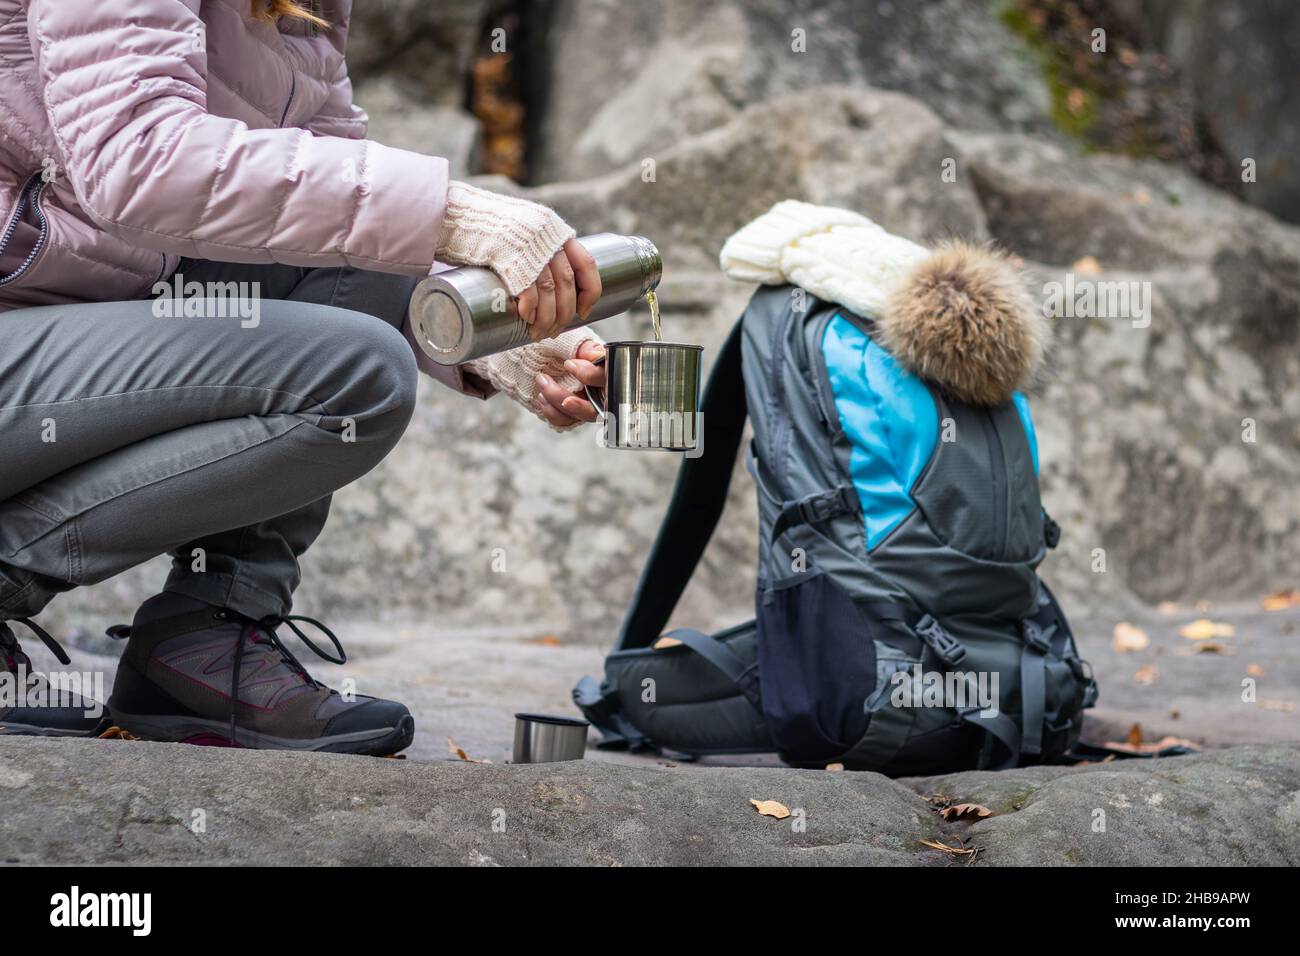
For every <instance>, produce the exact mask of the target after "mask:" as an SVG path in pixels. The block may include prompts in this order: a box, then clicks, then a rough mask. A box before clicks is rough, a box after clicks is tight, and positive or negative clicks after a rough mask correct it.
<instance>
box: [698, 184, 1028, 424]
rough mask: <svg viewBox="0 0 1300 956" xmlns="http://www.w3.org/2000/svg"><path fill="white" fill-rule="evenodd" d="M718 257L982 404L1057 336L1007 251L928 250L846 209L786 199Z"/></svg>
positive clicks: (950, 246)
mask: <svg viewBox="0 0 1300 956" xmlns="http://www.w3.org/2000/svg"><path fill="white" fill-rule="evenodd" d="M719 258H720V260H721V264H722V271H723V272H725V273H726V274H727V275H729V276H731V277H732V278H733V279H739V280H740V281H742V282H761V283H764V284H765V285H782V284H786V283H789V284H792V285H795V286H798V287H799V288H802V289H805V290H807V291H808V292H811V293H812V294H813V295H815V296H816V297H817V298H819V299H821V300H822V301H824V302H833V303H836V304H837V305H842V306H844V307H846V308H848V309H850V310H851V311H853V312H856V313H857V314H858V315H860V316H863V317H864V318H867V319H871V320H872V322H873V326H874V331H873V334H872V338H873V339H875V340H876V341H877V342H879V344H880V345H881V346H882V347H883V348H885V349H886V350H887V351H888V352H890V353H891V354H892V355H893V356H894V357H895V358H896V359H898V360H899V361H900V362H901V363H902V364H903V365H904V366H905V367H906V368H908V369H910V370H911V371H912V372H914V373H915V374H916V375H918V376H920V377H921V378H923V379H926V380H927V381H930V382H934V383H935V384H937V385H939V386H941V387H942V388H944V389H946V390H947V391H948V392H949V393H950V394H953V395H955V396H957V397H958V398H961V399H963V400H964V401H967V402H971V403H973V404H976V405H998V404H1000V403H1002V402H1005V401H1007V400H1009V399H1010V398H1011V396H1012V394H1013V393H1014V392H1015V391H1016V390H1017V389H1020V388H1023V387H1025V385H1026V384H1027V383H1029V382H1030V381H1031V380H1032V379H1033V378H1034V376H1035V374H1036V373H1037V371H1038V369H1039V368H1040V367H1041V364H1042V360H1043V355H1044V353H1045V351H1046V349H1047V345H1048V342H1049V341H1050V339H1051V328H1050V326H1049V325H1048V323H1047V320H1046V318H1045V317H1044V315H1043V310H1042V309H1041V308H1039V307H1038V306H1037V305H1036V303H1035V302H1034V301H1033V300H1032V299H1031V298H1030V296H1029V294H1028V291H1027V288H1026V286H1025V282H1024V279H1023V276H1022V275H1021V274H1020V272H1019V270H1018V269H1017V268H1016V267H1015V265H1014V263H1012V261H1011V260H1010V259H1009V258H1008V257H1007V256H1005V255H1002V254H1001V253H998V252H996V251H994V250H992V249H989V248H986V247H985V246H983V245H979V244H975V245H971V244H968V243H963V242H949V243H944V244H942V245H940V246H939V247H938V248H936V249H935V250H933V251H931V250H928V249H925V248H923V247H922V246H918V245H917V244H916V243H914V242H911V241H909V240H907V239H904V238H902V237H901V236H894V235H891V234H890V233H888V232H886V231H885V230H884V229H882V228H880V226H878V225H876V224H875V223H874V222H872V221H871V220H870V219H868V218H867V217H866V216H861V215H858V214H857V213H855V212H850V211H848V210H846V209H835V208H834V207H831V206H813V205H811V204H809V203H805V202H796V201H794V200H786V201H785V202H779V203H777V204H776V205H775V206H773V207H772V208H771V209H769V210H768V211H767V212H766V213H764V214H763V215H761V216H759V217H758V218H757V219H755V220H754V221H753V222H751V223H750V224H749V225H747V226H745V227H744V228H742V229H741V230H740V231H739V232H737V233H736V234H735V235H734V236H732V237H731V238H730V239H728V240H727V241H726V243H725V244H724V245H723V246H722V252H721V254H720V257H719Z"/></svg>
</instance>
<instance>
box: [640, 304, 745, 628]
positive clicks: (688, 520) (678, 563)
mask: <svg viewBox="0 0 1300 956" xmlns="http://www.w3.org/2000/svg"><path fill="white" fill-rule="evenodd" d="M741 326H742V323H741V322H737V323H736V324H735V326H734V327H733V328H732V330H731V333H730V334H729V335H728V336H727V340H726V342H724V343H723V345H722V350H721V351H720V352H719V353H718V358H717V361H716V362H714V365H713V371H712V372H711V373H709V382H708V385H707V386H706V387H705V389H704V397H703V399H702V400H701V402H700V414H701V421H700V434H701V437H702V439H703V443H702V445H701V451H704V450H705V449H706V448H707V451H708V453H707V454H700V455H699V456H698V457H695V458H689V457H684V458H683V459H682V464H681V467H680V468H679V469H678V471H677V481H676V483H675V484H674V485H673V495H672V498H671V500H670V501H669V503H668V511H667V513H666V514H665V515H664V520H663V523H662V524H661V525H660V526H659V533H658V535H657V536H656V537H655V543H654V546H653V547H652V548H651V549H650V557H649V559H648V560H647V561H646V564H645V569H644V570H643V571H642V572H641V580H640V581H639V582H637V586H636V593H635V594H634V595H633V596H632V604H631V606H630V607H629V608H628V611H627V615H626V616H625V617H624V618H623V627H622V629H621V630H620V632H619V635H618V641H617V642H616V643H615V645H614V649H615V650H628V649H630V648H636V647H649V646H650V645H651V644H653V643H654V642H655V641H656V640H658V638H659V635H660V634H661V633H662V632H663V628H664V626H665V625H666V624H667V623H668V618H669V617H670V616H671V615H672V613H673V609H674V608H675V607H677V602H678V600H680V599H681V596H682V592H683V591H685V590H686V585H687V582H689V581H690V579H691V575H692V574H693V573H694V572H695V566H696V565H697V564H699V561H700V558H701V557H702V556H703V554H704V549H705V548H706V547H707V546H708V543H709V539H710V538H711V537H713V531H714V529H715V528H716V527H717V525H718V520H719V519H720V518H721V517H722V509H723V507H724V505H725V504H726V501H727V488H728V486H729V485H730V484H731V472H732V469H733V467H734V465H735V463H736V453H737V451H738V450H739V448H740V438H741V434H742V433H743V432H744V429H745V419H746V417H747V414H748V412H747V409H746V405H745V381H744V377H743V376H742V374H741Z"/></svg>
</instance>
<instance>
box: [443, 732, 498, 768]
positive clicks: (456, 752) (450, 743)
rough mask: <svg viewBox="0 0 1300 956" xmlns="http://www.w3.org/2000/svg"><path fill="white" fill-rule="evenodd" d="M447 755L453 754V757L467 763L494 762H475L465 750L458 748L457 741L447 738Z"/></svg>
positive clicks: (481, 761)
mask: <svg viewBox="0 0 1300 956" xmlns="http://www.w3.org/2000/svg"><path fill="white" fill-rule="evenodd" d="M447 753H449V754H451V755H452V756H453V757H459V758H460V759H461V760H463V761H465V762H466V763H491V762H492V761H491V760H475V759H474V758H473V757H471V756H470V755H469V754H467V753H465V751H464V750H463V749H461V748H460V747H458V746H456V741H454V740H452V739H451V738H450V737H448V738H447Z"/></svg>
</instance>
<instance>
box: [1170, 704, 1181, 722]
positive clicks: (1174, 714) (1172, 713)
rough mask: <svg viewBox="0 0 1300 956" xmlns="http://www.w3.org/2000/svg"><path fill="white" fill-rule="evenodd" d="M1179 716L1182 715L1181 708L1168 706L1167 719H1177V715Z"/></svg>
mask: <svg viewBox="0 0 1300 956" xmlns="http://www.w3.org/2000/svg"><path fill="white" fill-rule="evenodd" d="M1181 716H1183V712H1182V711H1181V710H1179V709H1178V708H1177V707H1170V708H1169V719H1170V720H1177V719H1178V718H1179V717H1181Z"/></svg>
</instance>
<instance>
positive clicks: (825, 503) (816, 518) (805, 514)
mask: <svg viewBox="0 0 1300 956" xmlns="http://www.w3.org/2000/svg"><path fill="white" fill-rule="evenodd" d="M798 509H799V517H800V518H802V519H803V522H804V524H819V523H820V522H823V521H829V520H830V519H831V518H836V517H838V516H840V515H842V514H847V513H849V512H851V511H853V510H854V507H853V502H852V500H851V499H850V497H849V489H848V488H847V487H845V486H844V485H840V486H839V487H838V488H836V489H835V490H833V491H819V492H817V493H816V494H813V495H808V496H807V497H806V498H801V499H799V504H798Z"/></svg>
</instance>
